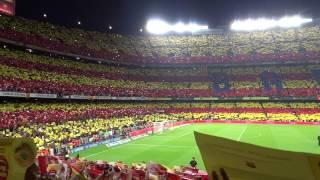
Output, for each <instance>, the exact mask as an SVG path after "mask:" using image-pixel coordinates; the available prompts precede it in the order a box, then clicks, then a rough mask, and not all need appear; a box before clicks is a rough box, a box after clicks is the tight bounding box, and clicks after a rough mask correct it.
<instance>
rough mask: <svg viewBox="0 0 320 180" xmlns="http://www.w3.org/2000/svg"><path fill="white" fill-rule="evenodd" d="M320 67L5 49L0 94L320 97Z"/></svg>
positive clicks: (1, 55)
mask: <svg viewBox="0 0 320 180" xmlns="http://www.w3.org/2000/svg"><path fill="white" fill-rule="evenodd" d="M319 69H320V67H319V66H318V65H306V66H302V65H297V66H259V67H230V68H204V67H202V68H161V69H156V68H138V67H134V68H132V67H124V66H123V67H116V66H106V65H103V64H94V63H85V62H82V63H81V62H75V61H71V60H66V59H61V58H53V57H47V56H41V55H36V54H30V53H28V52H22V51H16V50H8V49H0V72H1V76H0V81H1V84H0V90H1V91H18V92H27V93H52V94H59V95H92V96H135V97H142V96H143V97H214V96H218V97H250V96H251V97H252V96H253V97H255V96H280V97H281V96H291V97H292V96H301V97H309V96H316V95H317V94H318V88H319V87H318V86H319V85H318V80H317V79H318V77H319V75H318V74H319V73H318V71H319Z"/></svg>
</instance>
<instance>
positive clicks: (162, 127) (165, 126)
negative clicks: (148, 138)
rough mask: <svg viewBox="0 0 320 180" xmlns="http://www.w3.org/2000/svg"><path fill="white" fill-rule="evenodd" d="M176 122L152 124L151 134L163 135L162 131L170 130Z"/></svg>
mask: <svg viewBox="0 0 320 180" xmlns="http://www.w3.org/2000/svg"><path fill="white" fill-rule="evenodd" d="M175 122H176V121H160V122H153V133H163V132H164V131H167V130H170V129H172V128H173V127H174V123H175Z"/></svg>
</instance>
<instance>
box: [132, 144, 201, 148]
mask: <svg viewBox="0 0 320 180" xmlns="http://www.w3.org/2000/svg"><path fill="white" fill-rule="evenodd" d="M127 145H130V146H149V147H177V148H194V147H196V146H178V145H165V144H127Z"/></svg>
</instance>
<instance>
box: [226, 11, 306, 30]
mask: <svg viewBox="0 0 320 180" xmlns="http://www.w3.org/2000/svg"><path fill="white" fill-rule="evenodd" d="M309 22H312V19H310V18H302V17H301V16H300V15H295V16H285V17H282V18H280V19H278V20H275V19H266V18H258V19H246V20H236V21H234V22H233V23H232V24H231V29H232V30H235V31H261V30H267V29H271V28H276V27H281V28H292V27H300V26H301V25H302V24H304V23H309Z"/></svg>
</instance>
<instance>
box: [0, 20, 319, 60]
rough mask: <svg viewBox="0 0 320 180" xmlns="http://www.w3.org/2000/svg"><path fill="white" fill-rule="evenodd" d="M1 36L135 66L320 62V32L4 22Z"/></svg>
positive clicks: (315, 28) (0, 23)
mask: <svg viewBox="0 0 320 180" xmlns="http://www.w3.org/2000/svg"><path fill="white" fill-rule="evenodd" d="M0 37H1V38H4V39H8V40H12V41H16V42H21V43H25V44H30V45H33V46H37V47H41V48H45V49H49V50H55V51H60V52H65V53H72V54H76V55H82V56H86V57H94V58H101V59H106V60H110V61H115V62H129V63H136V64H141V63H144V64H158V63H162V64H167V63H173V64H190V63H199V64H207V63H228V62H231V63H232V62H248V61H249V62H250V61H257V62H262V61H275V60H276V61H302V60H304V59H306V58H308V59H315V58H317V57H319V51H320V48H319V47H320V46H319V43H320V41H319V40H320V28H319V26H317V25H314V26H312V27H303V28H299V29H281V30H270V31H263V32H250V33H239V32H237V33H232V32H224V33H220V34H214V33H213V34H205V35H166V36H150V35H137V36H127V35H126V36H123V35H119V34H111V33H105V32H95V31H85V30H81V29H78V28H66V27H63V26H59V25H53V24H50V23H48V22H38V21H33V20H27V19H23V18H19V17H7V16H1V17H0Z"/></svg>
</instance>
